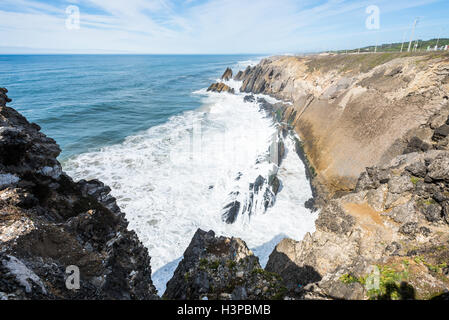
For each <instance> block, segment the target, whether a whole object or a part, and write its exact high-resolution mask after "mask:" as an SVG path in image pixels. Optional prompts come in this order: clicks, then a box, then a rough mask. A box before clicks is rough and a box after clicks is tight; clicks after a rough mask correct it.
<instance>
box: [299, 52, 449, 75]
mask: <svg viewBox="0 0 449 320" xmlns="http://www.w3.org/2000/svg"><path fill="white" fill-rule="evenodd" d="M406 57H423V58H424V59H425V60H431V59H435V58H443V57H448V58H449V53H448V52H442V51H437V52H403V53H400V52H383V53H367V54H362V53H361V54H338V55H329V56H314V57H312V58H310V61H308V62H307V63H306V64H307V67H308V71H309V72H313V71H321V72H328V71H330V70H338V71H340V72H348V73H359V72H368V71H370V70H372V69H374V68H375V67H377V66H380V65H382V64H384V63H387V62H389V61H391V60H394V59H396V58H406Z"/></svg>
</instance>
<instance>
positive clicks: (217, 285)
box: [164, 230, 285, 300]
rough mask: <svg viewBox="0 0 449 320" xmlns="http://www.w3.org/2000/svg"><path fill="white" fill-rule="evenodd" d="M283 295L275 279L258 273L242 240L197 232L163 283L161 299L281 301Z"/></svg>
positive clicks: (261, 271)
mask: <svg viewBox="0 0 449 320" xmlns="http://www.w3.org/2000/svg"><path fill="white" fill-rule="evenodd" d="M264 288H266V290H264ZM284 291H285V290H284V289H283V287H282V285H281V282H280V280H279V276H277V275H275V274H271V273H268V272H266V271H264V270H263V269H261V267H260V264H259V260H258V258H257V257H255V256H254V255H253V253H252V252H251V251H250V250H249V249H248V247H247V246H246V244H245V243H244V242H243V241H242V240H240V239H238V238H226V237H215V233H214V232H213V231H209V232H205V231H202V230H198V231H197V232H196V233H195V235H194V237H193V239H192V242H191V243H190V245H189V247H188V248H187V250H186V251H185V252H184V258H183V260H182V261H181V262H180V263H179V265H178V267H177V269H176V271H175V273H174V276H173V278H172V279H171V280H170V281H169V282H168V283H167V290H166V291H165V293H164V298H166V299H182V300H184V299H187V300H200V299H202V298H204V297H207V299H208V300H212V299H219V300H223V299H225V300H227V299H251V300H259V299H274V298H282V297H283V292H284Z"/></svg>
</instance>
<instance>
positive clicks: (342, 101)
mask: <svg viewBox="0 0 449 320" xmlns="http://www.w3.org/2000/svg"><path fill="white" fill-rule="evenodd" d="M235 79H236V80H241V81H243V85H242V87H241V91H243V92H252V93H264V94H268V95H271V96H274V97H276V98H278V99H281V100H284V101H289V102H291V103H292V106H289V107H288V108H286V109H285V110H284V111H283V115H282V118H283V121H284V122H285V123H288V124H289V125H290V126H292V127H293V128H294V130H295V131H296V132H297V133H298V134H299V136H300V137H301V140H302V143H303V148H304V151H305V153H306V154H307V158H308V160H309V161H310V165H311V167H313V170H314V172H315V173H316V175H317V177H316V182H317V183H318V184H319V185H320V187H321V188H322V193H324V192H326V193H329V195H330V196H332V195H333V194H335V193H338V192H341V191H350V190H353V189H354V187H355V185H356V182H357V179H358V177H359V175H360V174H361V173H362V172H363V171H364V170H365V168H366V167H371V166H374V165H381V164H387V163H389V162H390V161H391V160H392V159H393V158H394V157H396V156H398V155H400V154H402V153H403V152H404V151H405V150H406V149H407V148H410V147H412V148H418V149H419V148H420V147H421V145H422V148H424V149H425V148H428V147H435V148H439V147H440V145H442V144H443V143H440V144H435V143H433V141H432V137H433V135H434V132H435V129H437V128H439V127H440V126H442V125H444V121H445V120H446V118H447V116H448V114H449V110H448V108H447V104H448V91H449V55H448V54H446V55H444V54H442V55H441V54H440V55H432V54H426V55H416V56H415V55H408V54H402V55H401V54H395V53H385V54H384V53H381V54H362V55H322V56H311V57H291V56H285V57H273V58H268V59H264V60H262V61H261V63H260V64H258V65H257V66H255V67H248V68H247V69H246V70H245V71H243V72H239V73H238V74H237V75H236V76H235ZM417 141H418V143H417ZM419 141H423V143H424V144H423V143H421V144H419Z"/></svg>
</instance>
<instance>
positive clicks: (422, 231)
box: [419, 227, 432, 237]
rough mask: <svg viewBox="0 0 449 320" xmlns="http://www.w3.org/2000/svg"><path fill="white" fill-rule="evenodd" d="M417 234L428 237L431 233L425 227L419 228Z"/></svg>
mask: <svg viewBox="0 0 449 320" xmlns="http://www.w3.org/2000/svg"><path fill="white" fill-rule="evenodd" d="M419 233H421V234H422V235H423V236H425V237H428V236H429V235H430V234H431V233H432V231H430V229H429V228H427V227H421V228H419Z"/></svg>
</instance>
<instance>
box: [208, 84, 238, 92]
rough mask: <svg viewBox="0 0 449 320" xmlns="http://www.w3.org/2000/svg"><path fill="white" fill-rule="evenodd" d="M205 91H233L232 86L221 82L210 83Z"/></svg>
mask: <svg viewBox="0 0 449 320" xmlns="http://www.w3.org/2000/svg"><path fill="white" fill-rule="evenodd" d="M207 91H212V92H218V93H221V92H229V93H235V91H234V89H233V88H231V87H230V86H228V85H227V84H224V83H223V82H216V83H213V84H211V85H210V86H209V88H207Z"/></svg>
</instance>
